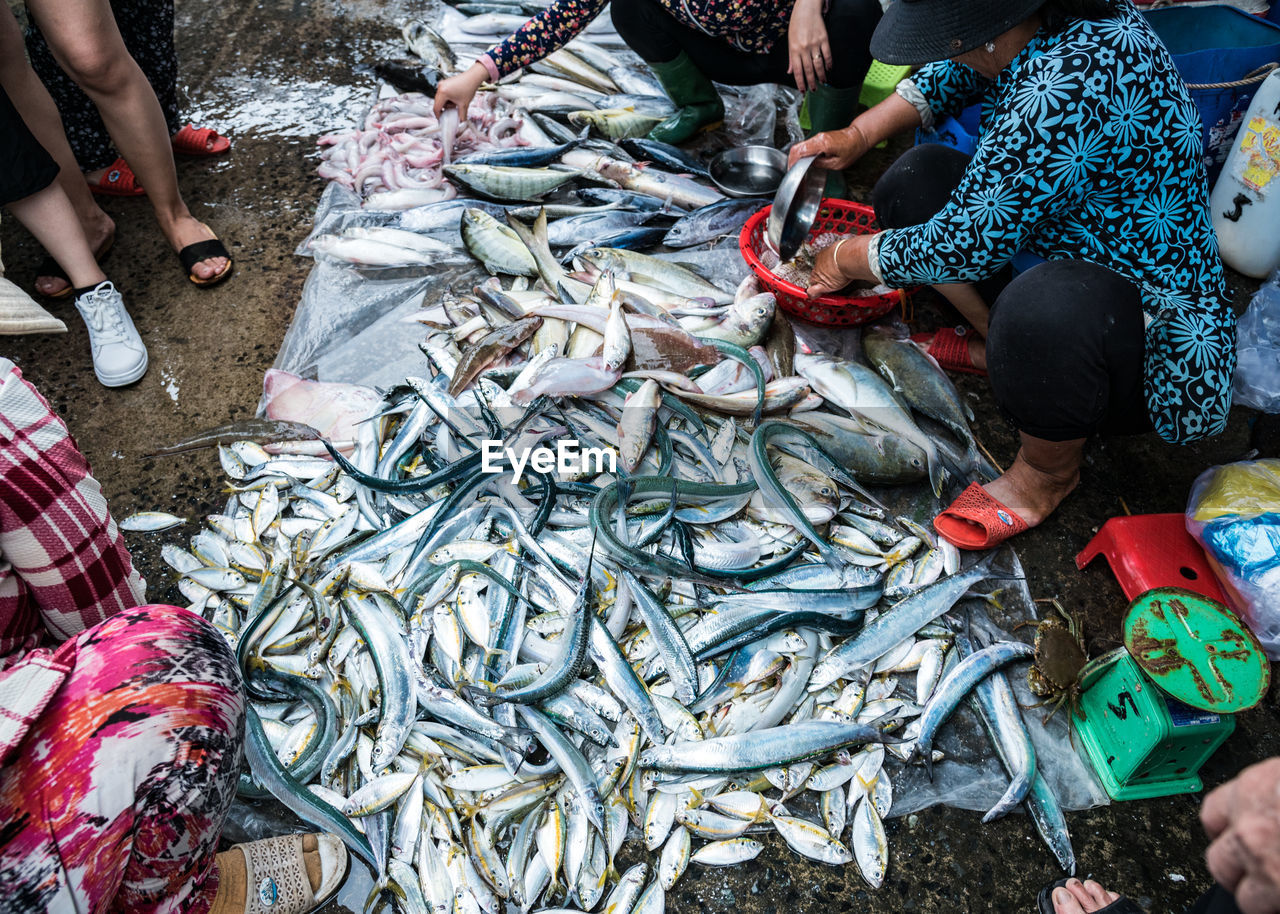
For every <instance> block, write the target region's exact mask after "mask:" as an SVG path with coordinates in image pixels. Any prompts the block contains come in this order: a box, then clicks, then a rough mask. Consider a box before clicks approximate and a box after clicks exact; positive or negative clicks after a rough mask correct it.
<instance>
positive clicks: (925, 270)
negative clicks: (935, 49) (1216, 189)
mask: <svg viewBox="0 0 1280 914" xmlns="http://www.w3.org/2000/svg"><path fill="white" fill-rule="evenodd" d="M1119 6H1120V12H1119V13H1118V14H1117V15H1116V16H1115V17H1114V18H1109V19H1103V20H1097V21H1084V20H1075V21H1072V22H1070V23H1068V24H1067V26H1066V27H1065V28H1063V29H1062V30H1061V31H1060V32H1058V33H1056V34H1051V33H1048V32H1047V31H1046V30H1044V29H1041V31H1040V33H1039V34H1038V35H1037V36H1036V37H1035V38H1034V39H1033V40H1032V41H1031V43H1030V44H1029V45H1028V46H1027V47H1026V48H1025V49H1024V50H1023V51H1022V52H1021V53H1020V54H1019V55H1018V56H1017V58H1015V59H1014V61H1013V62H1012V63H1011V64H1010V65H1009V66H1008V67H1007V68H1005V70H1004V71H1003V72H1002V73H1001V74H1000V76H999V77H998V78H997V79H996V80H995V81H991V80H988V79H986V78H984V77H982V76H981V75H979V74H978V73H977V72H976V71H974V70H972V69H971V68H969V67H967V66H965V65H963V64H957V63H954V62H952V61H941V62H938V63H934V64H930V65H928V66H926V67H924V68H923V69H921V70H920V71H919V72H918V73H917V74H916V75H915V76H914V77H913V82H914V85H915V88H916V89H917V90H918V92H919V95H917V96H916V97H917V99H919V97H920V96H923V99H924V100H925V101H926V102H927V103H928V105H929V109H930V112H931V113H932V114H933V116H934V117H936V118H941V117H944V116H946V115H949V114H955V113H956V112H958V111H960V110H961V109H963V108H964V107H966V106H967V105H969V104H971V103H972V102H974V101H977V100H981V102H982V121H981V124H982V126H981V135H980V138H979V142H978V147H977V150H976V151H975V153H974V156H973V159H972V161H971V162H970V164H969V167H968V169H967V170H966V172H965V174H964V177H963V179H962V180H961V182H960V185H959V187H957V188H956V190H955V192H954V193H953V194H952V196H951V199H950V200H949V202H948V203H947V205H946V206H945V207H944V208H943V209H942V210H941V211H940V212H939V213H938V214H937V215H936V216H934V218H933V219H931V220H930V221H929V222H927V223H925V224H923V225H917V226H912V227H909V228H903V229H894V230H891V231H886V232H884V233H883V234H882V235H881V236H880V239H879V241H878V251H877V253H878V256H879V268H880V272H881V273H882V275H883V276H884V279H885V281H886V282H889V283H891V284H895V283H896V284H911V283H954V282H969V281H973V280H976V279H979V278H982V277H985V276H989V275H990V274H992V273H994V272H995V271H996V270H998V269H999V268H1001V267H1003V266H1004V265H1005V264H1007V263H1008V262H1009V261H1010V259H1011V258H1012V257H1013V255H1014V253H1016V252H1017V251H1019V250H1022V249H1027V250H1030V251H1032V252H1034V253H1036V254H1039V255H1040V256H1041V257H1044V258H1045V259H1047V260H1087V261H1091V262H1093V263H1096V264H1099V265H1101V266H1104V267H1107V268H1108V269H1110V270H1113V271H1114V272H1116V273H1119V274H1120V275H1122V276H1125V277H1127V278H1129V279H1131V280H1132V281H1133V282H1135V283H1136V284H1137V285H1138V286H1139V287H1140V289H1141V291H1142V308H1143V311H1144V316H1145V321H1146V357H1145V358H1146V364H1145V366H1144V367H1145V392H1146V399H1147V409H1148V412H1149V413H1150V416H1151V421H1152V423H1153V425H1154V427H1155V430H1156V431H1157V432H1158V433H1159V434H1160V436H1161V437H1162V438H1164V439H1165V440H1167V441H1172V442H1186V441H1192V440H1195V439H1197V438H1202V437H1205V436H1207V435H1213V434H1216V433H1218V432H1220V431H1221V430H1222V428H1223V426H1224V425H1225V424H1226V421H1227V411H1228V409H1229V408H1230V405H1231V377H1232V372H1233V371H1234V369H1235V361H1236V354H1235V324H1236V320H1235V312H1234V311H1233V310H1232V309H1231V306H1230V304H1229V302H1228V301H1227V297H1226V294H1225V288H1224V286H1223V274H1222V262H1221V261H1220V260H1219V259H1218V242H1217V237H1216V236H1215V235H1214V231H1213V225H1212V223H1211V221H1210V214H1209V202H1208V189H1207V188H1206V186H1205V173H1204V167H1203V165H1202V164H1201V151H1202V150H1201V125H1200V118H1199V115H1198V114H1197V112H1196V108H1195V105H1193V104H1192V102H1191V100H1190V98H1189V97H1188V95H1187V90H1186V86H1185V85H1184V84H1183V82H1182V79H1181V77H1180V76H1179V75H1178V72H1177V70H1176V69H1175V68H1174V64H1173V61H1172V60H1171V59H1170V56H1169V53H1168V51H1167V50H1166V49H1165V47H1164V45H1163V44H1162V43H1161V41H1160V39H1159V38H1158V37H1157V36H1156V34H1155V32H1153V31H1152V29H1151V27H1150V26H1149V25H1148V24H1147V22H1146V20H1145V19H1144V18H1143V17H1142V15H1141V14H1139V13H1138V12H1137V10H1136V9H1135V8H1134V7H1133V6H1132V5H1131V4H1130V3H1128V2H1127V0H1121V2H1120V4H1119ZM904 89H905V91H904V92H903V94H904V95H905V96H906V97H908V98H909V97H911V95H912V94H913V93H911V91H910V87H909V86H908V87H904ZM926 119H927V118H926Z"/></svg>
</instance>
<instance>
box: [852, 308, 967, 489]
mask: <svg viewBox="0 0 1280 914" xmlns="http://www.w3.org/2000/svg"><path fill="white" fill-rule="evenodd" d="M862 350H863V352H865V353H866V354H867V361H869V362H870V363H871V364H872V366H873V367H874V368H875V369H876V371H878V372H880V374H881V375H883V376H884V378H885V380H887V381H888V382H889V383H890V384H891V385H893V389H894V391H895V392H896V393H897V394H899V395H900V396H901V397H902V398H903V399H904V400H906V401H907V402H908V403H909V404H911V408H912V409H914V410H915V411H916V412H918V413H921V414H923V415H926V416H928V417H929V418H930V419H933V420H935V421H937V422H940V423H942V424H943V425H945V426H946V427H947V428H948V429H950V430H951V431H952V432H953V433H954V434H955V436H956V437H957V438H959V439H960V441H961V442H962V443H963V444H964V446H965V448H966V453H965V461H966V463H967V464H968V467H969V468H972V469H974V470H977V469H979V468H983V467H982V464H983V457H982V454H981V452H980V451H979V450H978V442H977V441H976V440H975V439H974V437H973V431H972V430H971V429H970V428H969V421H970V420H972V419H973V414H972V413H971V412H970V411H969V409H968V407H966V406H965V405H964V402H963V401H962V400H961V399H960V392H959V391H957V390H956V386H955V384H953V383H951V379H950V378H949V377H947V374H946V372H944V371H943V370H942V369H941V368H939V367H938V363H937V362H935V361H934V360H933V359H932V358H930V357H929V355H928V353H926V352H925V351H924V350H923V349H921V348H920V347H919V346H917V345H916V344H915V343H914V342H912V341H911V340H909V339H899V338H897V337H895V336H893V335H892V334H891V333H889V332H888V331H886V330H884V329H881V328H877V329H873V330H871V331H870V332H868V333H866V334H864V335H863V337H862ZM984 469H986V468H984Z"/></svg>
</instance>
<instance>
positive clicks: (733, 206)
mask: <svg viewBox="0 0 1280 914" xmlns="http://www.w3.org/2000/svg"><path fill="white" fill-rule="evenodd" d="M765 205H766V203H765V201H763V200H749V199H747V200H743V199H739V200H733V199H730V200H721V201H719V202H718V203H712V204H711V205H710V206H704V207H702V208H701V209H695V210H694V211H693V212H691V213H689V214H688V215H686V216H681V217H680V218H679V219H678V220H676V223H675V225H673V226H671V230H670V231H668V232H667V237H665V238H664V239H662V243H663V244H665V245H666V246H667V247H670V248H688V247H693V246H694V245H695V244H702V243H704V242H707V241H714V240H715V239H716V238H720V237H722V236H724V235H729V234H733V233H735V232H740V231H742V226H743V225H745V224H746V221H747V219H748V218H750V217H751V216H752V215H754V214H755V213H758V212H760V210H761V209H762V208H763V207H764V206H765Z"/></svg>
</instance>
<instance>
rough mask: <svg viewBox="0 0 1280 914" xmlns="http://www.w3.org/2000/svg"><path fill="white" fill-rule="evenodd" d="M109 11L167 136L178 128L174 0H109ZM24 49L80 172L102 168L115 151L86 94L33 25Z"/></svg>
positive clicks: (180, 123) (112, 159) (96, 111)
mask: <svg viewBox="0 0 1280 914" xmlns="http://www.w3.org/2000/svg"><path fill="white" fill-rule="evenodd" d="M111 12H112V13H113V14H114V15H115V18H116V26H117V27H118V28H119V29H120V36H121V37H122V38H123V39H124V46H125V48H127V49H128V51H129V54H130V55H131V56H132V57H133V59H134V60H136V61H137V62H138V66H139V67H141V69H142V72H143V73H144V74H145V75H146V77H147V81H148V82H150V83H151V88H152V89H154V90H155V93H156V98H158V99H159V100H160V107H161V109H163V110H164V119H165V123H166V124H167V125H168V127H169V135H170V136H172V135H173V134H175V133H177V132H178V129H179V128H180V127H181V126H182V122H181V121H179V120H178V54H177V52H176V51H175V50H174V47H173V0H111ZM26 39H27V54H28V55H29V56H30V57H31V66H32V67H33V68H34V69H35V71H36V73H37V74H38V75H39V77H40V81H41V82H43V83H44V84H45V87H46V88H47V89H48V90H49V94H50V95H52V96H53V100H54V101H55V102H57V105H58V113H59V114H61V115H62V126H63V127H64V128H65V129H66V131H67V140H68V141H69V142H70V143H71V151H72V152H74V153H75V155H76V162H78V163H79V165H80V168H81V169H82V170H84V171H93V170H94V169H97V168H105V167H106V166H108V165H110V164H111V163H112V162H114V161H115V159H116V156H118V155H119V153H117V152H116V149H115V146H114V145H112V143H111V137H110V136H108V135H107V128H106V127H105V126H104V125H103V123H102V118H101V117H100V116H99V115H98V109H97V107H96V106H95V105H94V104H93V102H92V101H90V100H89V96H87V95H85V94H84V91H83V90H82V89H81V88H80V87H79V86H78V85H76V84H75V82H74V81H73V80H72V79H71V77H70V76H68V75H67V74H66V73H64V72H63V70H62V67H60V66H58V62H57V61H56V60H54V59H53V54H52V53H50V51H49V46H48V45H47V44H45V40H44V36H43V35H42V34H40V30H39V29H38V28H36V26H35V25H34V24H33V25H31V26H30V27H29V28H28V29H27V34H26Z"/></svg>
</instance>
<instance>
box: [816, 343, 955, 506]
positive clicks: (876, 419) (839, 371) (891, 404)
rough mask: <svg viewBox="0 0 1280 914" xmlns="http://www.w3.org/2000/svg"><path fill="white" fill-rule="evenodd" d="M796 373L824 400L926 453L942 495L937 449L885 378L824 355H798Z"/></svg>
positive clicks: (937, 490) (931, 478) (937, 492)
mask: <svg viewBox="0 0 1280 914" xmlns="http://www.w3.org/2000/svg"><path fill="white" fill-rule="evenodd" d="M796 371H798V372H799V373H800V374H801V375H802V376H803V377H804V378H806V379H807V380H808V381H809V383H810V384H812V385H813V389H814V390H816V391H817V392H818V393H819V394H821V395H822V397H823V398H824V399H826V400H829V401H831V402H832V403H834V404H835V405H837V406H839V407H840V408H841V409H845V410H848V411H849V412H850V413H851V414H853V415H855V416H858V417H859V418H861V419H865V420H866V421H867V422H871V423H873V424H875V425H878V426H879V427H880V428H883V429H884V430H885V431H888V432H893V433H894V434H897V435H901V436H902V437H903V438H906V439H907V440H908V441H910V442H911V443H912V444H914V445H916V447H918V448H920V450H922V451H924V453H925V457H926V458H927V460H928V468H929V482H930V483H932V485H933V493H934V494H935V495H941V494H942V463H941V461H940V459H939V457H938V448H937V446H936V445H935V444H934V443H933V441H932V440H931V439H930V438H929V436H928V435H926V434H925V433H924V432H922V431H921V430H920V428H919V426H917V425H916V424H915V422H914V420H912V418H911V413H910V412H909V411H908V410H907V408H906V406H904V405H903V403H902V401H900V400H899V399H898V398H897V395H895V394H894V392H893V391H892V390H891V389H890V388H889V386H888V385H887V384H886V383H885V381H884V379H883V378H881V377H880V376H879V375H878V374H876V373H875V372H874V371H872V370H871V369H870V368H868V367H867V366H865V365H860V364H858V363H857V362H850V361H848V360H846V359H838V358H836V357H835V356H832V355H827V354H825V353H814V354H805V353H797V354H796Z"/></svg>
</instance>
